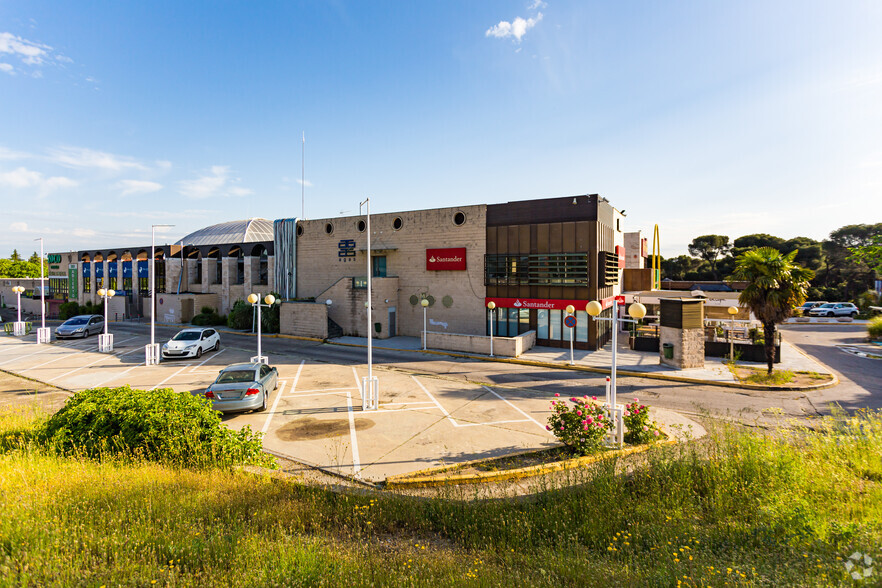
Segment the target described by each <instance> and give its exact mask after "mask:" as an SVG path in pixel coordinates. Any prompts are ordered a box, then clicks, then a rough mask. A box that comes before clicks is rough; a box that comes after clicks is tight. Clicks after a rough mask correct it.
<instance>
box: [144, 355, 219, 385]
mask: <svg viewBox="0 0 882 588" xmlns="http://www.w3.org/2000/svg"><path fill="white" fill-rule="evenodd" d="M224 351H226V350H225V349H221V350H220V351H218V352H217V355H220V354H221V353H223V352H224ZM209 359H211V358H208V359H206V360H205V361H203V362H202V363H200V364H199V365H202V364H203V363H205V362H206V361H208V360H209ZM191 365H192V364H189V363H188V364H187V365H185V366H184V367H182V368H181V369H179V370H178V371H176V372H175V373H173V374H172V375H170V376H169V377H167V378H166V379H164V380H163V381H161V382H160V383H158V384H156V385H155V386H153V387H152V388H150V390H156V389H157V388H159V387H160V386H162V385H163V384H165V383H166V382H168V381H169V380H171V379H172V378H174V377H175V376H177V375H178V374H180V373H181V372H183V371H184V370H186V369H187V368H189V367H190V366H191Z"/></svg>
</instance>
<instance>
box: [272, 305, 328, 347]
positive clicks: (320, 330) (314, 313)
mask: <svg viewBox="0 0 882 588" xmlns="http://www.w3.org/2000/svg"><path fill="white" fill-rule="evenodd" d="M279 331H280V332H281V333H283V334H285V335H296V336H298V337H318V338H319V339H327V338H328V307H327V306H326V305H325V304H324V303H319V302H283V303H282V306H281V308H280V309H279Z"/></svg>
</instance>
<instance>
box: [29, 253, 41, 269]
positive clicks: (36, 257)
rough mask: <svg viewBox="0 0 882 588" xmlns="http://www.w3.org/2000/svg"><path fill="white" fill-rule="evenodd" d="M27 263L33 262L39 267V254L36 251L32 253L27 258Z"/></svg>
mask: <svg viewBox="0 0 882 588" xmlns="http://www.w3.org/2000/svg"><path fill="white" fill-rule="evenodd" d="M28 263H33V264H34V265H36V266H37V267H40V256H39V255H37V252H36V251H34V253H33V254H32V255H31V256H30V257H29V258H28Z"/></svg>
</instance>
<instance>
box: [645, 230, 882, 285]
mask: <svg viewBox="0 0 882 588" xmlns="http://www.w3.org/2000/svg"><path fill="white" fill-rule="evenodd" d="M758 247H771V248H773V249H776V250H777V251H780V252H781V253H782V254H785V255H786V254H789V253H792V252H795V256H794V258H793V260H794V262H795V263H797V264H799V265H800V266H802V267H803V268H805V269H809V270H812V272H814V277H812V278H811V280H810V287H809V289H808V291H807V296H806V297H807V299H808V300H828V301H847V300H858V299H859V298H860V297H872V298H874V299H875V296H874V295H872V293H870V292H869V291H870V290H873V289H874V286H875V280H876V279H878V278H882V223H876V224H856V225H846V226H844V227H841V228H839V229H836V230H835V231H833V232H831V233H830V237H829V238H827V239H824V240H823V241H816V240H814V239H810V238H808V237H794V238H793V239H782V238H781V237H776V236H774V235H769V234H766V233H756V234H753V235H744V236H742V237H738V238H737V239H735V240H734V241H731V242H730V240H729V237H728V236H726V235H701V236H699V237H696V238H695V239H693V240H692V242H691V243H690V244H689V247H688V249H689V255H679V256H677V257H672V258H668V259H662V261H661V277H662V279H663V280H664V279H670V280H685V281H696V282H697V281H704V280H729V279H732V277H733V274H734V273H735V269H736V259H738V257H739V256H741V255H742V254H744V253H746V252H748V251H750V250H753V249H756V248H758Z"/></svg>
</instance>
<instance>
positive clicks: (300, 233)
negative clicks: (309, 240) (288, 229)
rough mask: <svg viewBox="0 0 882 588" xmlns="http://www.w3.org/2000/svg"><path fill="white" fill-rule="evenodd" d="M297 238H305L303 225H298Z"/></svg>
mask: <svg viewBox="0 0 882 588" xmlns="http://www.w3.org/2000/svg"><path fill="white" fill-rule="evenodd" d="M297 236H298V237H302V236H303V225H297Z"/></svg>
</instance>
